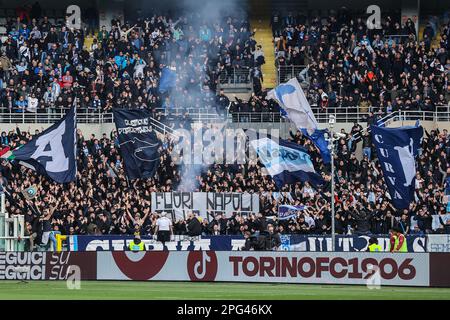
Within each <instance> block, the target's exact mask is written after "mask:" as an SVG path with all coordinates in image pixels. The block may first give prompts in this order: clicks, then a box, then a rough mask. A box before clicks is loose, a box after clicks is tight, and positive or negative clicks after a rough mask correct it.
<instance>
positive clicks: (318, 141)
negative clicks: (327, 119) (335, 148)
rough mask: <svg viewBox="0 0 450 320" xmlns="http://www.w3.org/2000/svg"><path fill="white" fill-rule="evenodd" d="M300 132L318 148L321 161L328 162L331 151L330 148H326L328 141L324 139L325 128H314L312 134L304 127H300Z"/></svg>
mask: <svg viewBox="0 0 450 320" xmlns="http://www.w3.org/2000/svg"><path fill="white" fill-rule="evenodd" d="M302 132H303V134H304V135H305V136H307V137H308V138H309V139H310V140H311V141H312V142H313V143H314V145H315V146H316V147H317V148H318V149H319V151H320V155H321V156H322V160H323V163H325V164H328V163H330V162H331V153H330V150H329V149H328V141H327V140H326V139H325V132H327V129H316V130H314V132H313V133H312V134H309V133H308V131H307V130H306V129H302Z"/></svg>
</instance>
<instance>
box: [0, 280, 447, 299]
mask: <svg viewBox="0 0 450 320" xmlns="http://www.w3.org/2000/svg"><path fill="white" fill-rule="evenodd" d="M130 298H133V299H170V300H182V299H220V300H224V299H273V300H278V299H282V300H289V299H291V300H292V299H314V300H315V299H352V300H354V299H433V300H436V299H447V300H450V289H446V288H445V289H444V288H408V287H387V286H385V287H383V286H382V287H381V288H380V289H372V290H369V289H368V288H367V287H365V286H342V285H296V284H249V283H198V282H197V283H190V282H131V281H83V282H82V283H81V289H80V290H69V289H67V287H66V282H64V281H30V282H28V283H18V282H17V281H0V299H88V300H94V299H95V300H98V299H130Z"/></svg>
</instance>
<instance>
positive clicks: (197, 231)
mask: <svg viewBox="0 0 450 320" xmlns="http://www.w3.org/2000/svg"><path fill="white" fill-rule="evenodd" d="M186 228H187V234H188V236H190V237H197V236H199V235H201V234H202V225H201V223H200V221H199V220H198V218H197V217H195V216H194V215H193V214H192V213H189V214H188V219H187V225H186Z"/></svg>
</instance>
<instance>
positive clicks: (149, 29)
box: [0, 15, 450, 242]
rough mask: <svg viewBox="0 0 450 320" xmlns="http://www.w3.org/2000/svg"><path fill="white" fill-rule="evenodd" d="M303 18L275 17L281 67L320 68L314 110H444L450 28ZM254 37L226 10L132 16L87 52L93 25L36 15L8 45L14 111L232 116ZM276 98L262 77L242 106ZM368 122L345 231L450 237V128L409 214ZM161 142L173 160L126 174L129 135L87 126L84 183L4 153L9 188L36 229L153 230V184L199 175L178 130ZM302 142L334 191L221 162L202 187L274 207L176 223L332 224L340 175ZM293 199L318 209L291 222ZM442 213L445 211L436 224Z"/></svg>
mask: <svg viewBox="0 0 450 320" xmlns="http://www.w3.org/2000/svg"><path fill="white" fill-rule="evenodd" d="M291 18H292V17H289V16H288V17H287V18H284V19H281V17H278V20H276V19H275V18H274V19H273V26H274V34H275V36H276V38H275V39H276V41H275V45H276V50H277V65H283V64H286V65H293V64H304V65H307V66H308V67H307V69H305V70H307V71H305V72H302V74H301V75H299V78H300V79H301V80H303V81H304V82H306V83H307V84H308V85H309V88H310V89H309V91H308V97H309V99H310V101H311V104H312V105H318V106H320V107H322V108H323V109H324V108H337V109H341V110H344V109H345V110H348V111H349V112H350V111H354V110H356V109H359V111H361V112H367V111H378V112H377V113H376V114H374V113H371V114H369V119H368V122H371V121H375V120H376V118H377V116H379V115H381V114H383V113H390V112H392V111H394V110H403V109H412V110H433V111H434V110H435V106H436V105H447V104H448V102H449V101H450V96H449V94H450V90H449V89H450V83H449V82H448V80H449V70H450V60H449V59H450V57H449V56H448V49H449V42H448V33H449V30H450V28H449V25H447V26H445V27H444V28H443V30H442V40H441V43H440V48H438V49H433V48H431V47H430V42H429V41H423V42H420V43H419V42H417V41H416V40H415V37H416V35H412V31H413V30H412V29H411V25H410V22H407V24H406V26H405V27H404V30H407V32H406V34H407V35H408V39H407V40H402V41H401V43H399V44H397V43H396V42H395V41H386V40H383V39H385V37H384V36H385V35H382V36H383V38H382V37H381V36H378V35H376V34H371V33H369V32H368V31H367V30H366V29H365V25H364V24H362V23H361V19H356V20H351V21H347V20H348V19H345V17H344V19H342V17H341V16H337V17H333V16H331V17H329V18H327V19H326V20H327V21H326V22H325V23H323V21H322V20H321V19H317V18H316V19H313V20H312V21H309V22H308V23H306V22H303V21H301V19H297V18H295V19H294V18H292V19H293V20H292V21H291V22H287V23H284V22H281V21H288V20H289V19H291ZM276 21H279V22H280V23H279V25H276V24H275V22H276ZM352 21H353V22H352ZM387 21H389V19H387ZM390 25H392V23H389V25H384V26H383V30H385V32H386V33H388V32H391V31H390V30H391V29H392V28H391V27H390ZM394 25H395V24H394ZM395 28H398V26H395V27H393V30H394V31H396V30H395ZM394 31H392V32H394ZM402 32H403V31H402ZM253 36H254V34H253V33H252V32H251V31H250V26H249V23H248V21H247V19H246V18H236V17H226V18H224V19H223V20H222V21H215V22H214V23H213V24H208V23H206V22H203V21H202V19H197V17H196V16H195V15H192V16H189V17H187V16H185V17H181V18H180V19H172V18H171V17H168V16H156V15H155V16H153V17H150V18H145V19H140V20H138V21H136V23H130V24H125V25H121V24H120V23H119V22H118V21H113V23H112V28H111V30H106V29H105V28H103V27H101V30H100V31H99V33H98V34H97V36H96V38H95V39H94V41H93V44H92V46H91V48H85V46H84V41H85V35H84V33H83V30H71V29H69V28H66V27H65V26H54V25H51V23H49V21H48V19H47V18H45V17H43V18H40V17H32V18H31V17H30V18H28V17H27V16H26V15H25V16H23V17H22V18H19V19H17V20H15V21H11V20H10V21H9V24H8V36H7V40H6V41H5V42H4V43H2V46H1V48H0V49H1V50H0V51H1V57H0V81H1V82H2V83H1V86H0V91H1V100H0V101H1V103H0V110H1V111H2V112H16V113H34V112H37V113H43V112H58V111H59V110H60V109H62V108H64V107H67V106H70V105H72V104H73V103H75V104H76V105H77V106H78V109H79V111H80V112H99V111H103V112H105V111H110V110H111V109H112V107H118V106H127V107H132V108H149V109H150V110H152V112H153V113H154V116H155V118H156V119H159V120H164V114H163V113H162V112H160V111H158V109H160V108H162V109H166V110H169V109H170V108H177V107H181V108H187V107H196V108H206V109H211V108H213V109H216V110H217V112H218V113H223V112H224V111H225V110H226V109H227V108H228V107H229V106H230V101H229V100H228V98H227V97H226V96H225V95H224V93H223V92H222V91H221V92H220V93H219V94H218V95H215V92H216V89H217V83H218V77H219V75H220V74H221V73H225V74H226V75H228V74H230V73H231V72H232V69H233V68H246V69H248V70H251V71H252V72H251V73H250V76H256V77H257V78H258V77H259V78H260V77H261V74H260V73H261V72H260V70H259V67H260V65H261V64H262V63H264V56H263V54H262V52H261V48H260V47H258V45H257V43H256V41H255V40H254V37H253ZM87 49H90V50H87ZM166 67H167V68H170V69H171V70H173V71H175V72H176V74H177V81H176V87H175V88H173V89H172V90H171V91H169V92H160V90H159V88H160V80H161V79H160V78H161V73H162V69H163V68H166ZM243 81H246V79H243ZM265 94H266V92H264V91H262V90H261V88H260V87H259V86H258V82H256V86H255V92H254V94H253V95H252V97H251V98H250V100H249V101H242V100H239V99H236V101H235V103H232V104H231V107H230V108H231V112H249V113H250V114H251V113H256V112H261V111H263V112H271V111H276V110H277V106H276V105H275V104H274V103H273V102H271V101H267V100H265V99H264V97H265ZM0 116H1V113H0ZM179 117H180V118H179V120H183V121H176V122H177V124H178V125H180V123H183V124H182V125H183V126H189V125H190V122H189V115H188V114H183V115H180V116H179ZM374 119H375V120H374ZM358 131H359V132H361V131H362V128H361V127H360V126H358V125H357V124H355V126H354V127H353V128H352V130H351V132H347V133H345V132H344V133H345V135H346V138H341V139H340V140H339V142H338V146H337V154H336V157H335V159H334V161H335V164H336V168H337V170H336V175H335V177H334V179H335V181H336V185H337V190H336V193H335V195H334V197H335V199H336V202H337V209H336V215H335V219H336V220H335V221H336V231H337V233H339V234H346V233H355V234H369V233H372V234H386V233H388V231H389V230H390V229H391V228H392V227H399V228H402V230H403V231H404V232H405V233H408V234H422V233H433V232H440V233H443V232H444V233H450V219H449V220H447V219H445V216H444V214H445V213H446V212H447V209H446V204H445V203H444V199H445V197H444V196H445V195H447V194H450V170H449V169H448V167H449V160H450V158H449V157H450V137H449V134H448V132H447V131H443V132H439V131H437V130H436V131H432V132H430V133H427V136H426V137H425V139H424V140H423V145H422V150H421V154H420V157H419V159H418V166H417V168H418V173H417V177H416V193H415V197H416V203H415V204H411V207H410V208H409V209H406V210H404V211H401V212H399V211H398V210H395V209H394V208H393V207H392V206H391V205H390V202H389V195H388V193H387V190H386V186H385V184H384V182H383V179H382V173H381V170H380V167H379V164H378V162H377V160H376V154H375V150H373V145H372V142H371V141H370V136H369V135H367V134H363V135H362V136H361V138H360V139H358V140H354V139H353V138H352V137H353V135H354V134H355V133H356V132H358ZM36 133H37V132H34V133H31V132H25V131H21V130H19V129H17V130H16V131H13V132H1V136H0V146H1V148H2V149H3V148H6V147H9V148H11V149H13V148H15V147H17V146H19V145H20V144H23V143H24V142H26V141H28V140H29V139H30V138H31V136H32V135H33V134H36ZM160 139H161V149H160V153H161V161H160V162H161V164H160V168H159V170H158V172H157V175H156V176H155V177H154V178H152V179H147V180H136V181H128V180H127V179H126V177H125V174H124V170H123V162H122V157H121V155H120V151H119V148H118V140H117V134H116V133H115V132H113V133H111V134H110V135H108V134H104V135H103V136H102V137H95V136H91V137H86V136H83V134H82V133H81V132H80V131H79V132H78V168H79V170H78V179H77V182H76V183H70V184H67V185H58V184H55V183H52V182H50V181H49V180H47V179H46V178H44V177H42V176H38V175H36V174H35V173H33V172H32V171H31V170H30V169H28V168H26V167H24V166H20V165H18V164H16V163H14V160H13V159H11V160H12V161H8V160H6V159H3V160H2V161H1V166H0V173H1V175H0V188H2V189H4V190H6V191H7V195H8V197H7V198H8V201H7V205H8V210H9V211H10V212H11V213H12V214H24V215H25V220H26V228H27V234H29V235H32V234H36V235H37V237H38V239H37V242H39V241H38V240H39V237H40V231H42V228H44V229H52V230H56V231H60V232H61V233H63V234H69V235H70V234H133V233H135V232H136V231H138V230H139V232H140V233H141V234H143V235H148V234H153V233H154V230H155V224H156V219H157V217H158V213H156V212H151V209H150V207H151V206H150V205H151V203H150V201H151V192H155V191H158V192H161V191H175V190H177V188H178V186H179V185H180V183H181V180H182V177H183V175H184V173H185V172H186V170H187V168H185V167H180V166H178V165H176V164H175V163H174V162H173V160H172V159H171V150H172V148H173V144H172V142H171V141H170V139H169V137H168V136H160ZM291 139H292V140H293V141H295V142H296V143H298V144H300V145H303V146H305V147H306V148H307V149H308V150H309V152H310V154H311V157H312V160H313V163H315V166H316V171H317V172H320V173H321V174H322V175H323V177H324V179H325V181H326V184H325V185H324V186H323V187H321V188H314V187H313V186H311V185H309V184H308V183H297V184H295V185H289V186H285V187H284V188H283V189H282V190H277V188H276V186H275V183H274V182H273V180H272V179H271V178H270V176H268V175H266V174H264V170H263V168H262V167H261V164H260V163H248V164H246V165H237V164H236V165H219V164H217V165H212V166H210V167H209V168H207V169H206V170H204V171H203V172H202V173H201V174H199V175H198V176H197V177H195V178H194V179H196V184H197V186H196V187H195V188H193V189H192V191H195V190H197V191H204V192H251V193H259V194H260V212H258V213H255V214H249V215H247V214H244V213H239V212H238V213H235V214H233V216H232V217H225V216H224V215H222V214H220V213H211V215H210V219H201V218H200V217H198V216H196V214H195V213H187V215H186V217H185V218H183V219H177V220H176V221H174V232H175V233H176V234H186V235H189V236H194V235H200V234H231V235H236V234H247V235H248V234H249V233H250V234H254V233H257V232H260V231H263V230H266V229H267V226H268V224H272V225H273V226H274V227H275V230H276V232H278V233H280V234H293V233H295V234H297V233H298V234H328V233H330V229H331V210H330V197H331V191H330V181H331V178H332V177H331V175H330V174H329V172H330V170H329V168H328V167H327V166H325V165H323V163H322V160H321V157H320V154H319V153H318V151H317V150H316V148H315V147H314V145H313V144H312V143H311V141H310V140H308V139H307V138H305V137H304V136H303V135H302V134H301V132H292V134H291ZM357 143H362V147H363V151H364V157H363V158H362V160H358V158H359V157H357V155H356V154H355V153H356V145H357ZM32 185H37V186H38V187H37V189H38V193H39V195H38V196H37V197H36V198H35V199H32V200H27V199H26V198H24V196H23V195H22V190H24V189H25V188H27V187H30V186H32ZM279 204H291V205H302V206H305V209H304V210H302V212H301V213H299V214H298V216H297V217H296V218H294V219H289V220H278V219H277V214H278V205H279ZM49 213H51V214H50V215H49ZM433 215H439V216H440V220H439V221H440V227H439V228H437V229H435V230H433V227H432V216H433ZM46 217H47V218H46ZM411 221H413V222H415V223H414V224H411ZM47 231H49V230H47Z"/></svg>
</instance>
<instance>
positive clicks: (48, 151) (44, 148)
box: [13, 107, 77, 183]
mask: <svg viewBox="0 0 450 320" xmlns="http://www.w3.org/2000/svg"><path fill="white" fill-rule="evenodd" d="M76 122H77V116H76V110H75V107H72V108H71V109H70V110H69V111H68V112H67V114H66V115H65V116H64V117H63V118H62V119H61V120H59V121H58V122H56V123H55V124H53V125H52V126H51V127H49V128H48V129H47V130H44V131H43V132H42V133H40V134H38V135H36V136H34V137H33V139H31V141H29V142H28V143H27V144H25V145H23V146H22V147H20V148H18V149H16V150H14V151H13V155H14V159H15V160H17V161H18V162H19V164H21V165H23V166H26V167H28V168H31V169H33V170H35V171H36V172H38V173H39V174H42V175H46V176H48V177H50V178H51V179H53V180H54V181H56V182H58V183H68V182H72V181H75V180H76V176H77V161H76V153H77V124H76Z"/></svg>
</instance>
